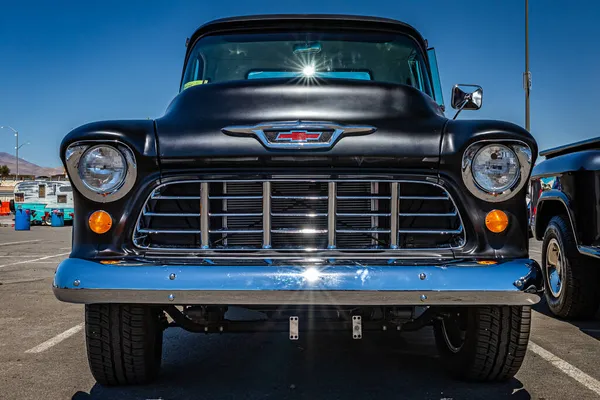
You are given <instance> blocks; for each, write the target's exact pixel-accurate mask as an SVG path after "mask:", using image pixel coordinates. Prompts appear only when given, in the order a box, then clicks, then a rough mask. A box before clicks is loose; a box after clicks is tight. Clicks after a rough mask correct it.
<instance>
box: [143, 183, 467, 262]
mask: <svg viewBox="0 0 600 400" xmlns="http://www.w3.org/2000/svg"><path fill="white" fill-rule="evenodd" d="M133 241H134V244H135V246H137V247H138V248H143V249H150V250H165V251H169V250H171V251H182V252H186V251H187V252H189V251H200V252H201V251H203V250H215V251H228V250H231V251H240V250H244V251H246V250H251V251H259V250H267V249H272V250H282V251H283V250H289V251H293V250H302V251H306V250H315V251H318V250H327V249H329V250H348V251H365V250H367V251H368V250H371V251H378V250H394V249H420V250H422V249H442V248H456V247H460V246H462V245H463V244H464V241H465V235H464V229H463V225H462V220H461V218H460V215H459V213H458V210H457V208H456V205H455V203H454V201H453V200H452V198H451V197H450V195H449V194H448V192H447V191H446V190H445V189H444V188H442V187H441V186H439V185H437V184H435V183H432V182H428V181H413V180H376V181H371V180H368V179H336V180H331V179H316V178H312V179H308V178H304V179H303V178H293V179H292V178H273V179H269V180H218V181H217V180H213V181H184V182H173V183H168V184H164V185H161V186H159V187H158V188H157V189H155V190H154V191H153V193H152V194H151V195H150V197H149V198H148V199H147V201H146V203H145V204H144V207H143V210H142V213H141V214H140V217H139V219H138V223H137V226H136V229H135V231H134V236H133Z"/></svg>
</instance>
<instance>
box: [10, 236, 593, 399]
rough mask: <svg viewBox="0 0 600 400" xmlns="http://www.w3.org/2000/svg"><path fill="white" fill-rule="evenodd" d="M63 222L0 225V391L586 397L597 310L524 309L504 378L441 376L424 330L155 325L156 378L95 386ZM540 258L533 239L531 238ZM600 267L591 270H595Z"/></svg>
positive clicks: (61, 395)
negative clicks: (227, 329)
mask: <svg viewBox="0 0 600 400" xmlns="http://www.w3.org/2000/svg"><path fill="white" fill-rule="evenodd" d="M70 241H71V228H70V227H64V228H50V227H32V230H31V231H29V232H15V231H14V230H13V229H12V228H9V227H3V228H0V304H1V307H0V399H19V400H21V399H36V400H37V399H78V400H81V399H263V398H270V399H338V398H339V399H371V398H377V399H504V398H511V399H539V400H541V399H595V398H600V315H598V316H597V317H596V319H595V320H593V321H588V322H581V323H578V322H567V321H560V320H558V319H555V318H553V317H550V316H549V315H548V313H547V311H546V308H545V306H544V304H540V305H538V306H536V307H535V312H534V317H533V331H532V335H531V342H530V346H529V350H528V354H527V357H526V359H525V363H524V365H523V367H522V368H521V370H520V372H519V373H518V374H517V376H516V377H515V378H514V379H512V380H511V381H509V382H507V383H503V384H471V383H464V382H458V381H455V380H452V379H450V378H449V377H447V376H446V374H445V373H444V371H443V370H442V368H441V365H440V362H439V359H438V357H437V353H436V350H435V344H434V341H433V335H432V332H431V330H430V329H425V330H421V331H419V332H412V333H405V334H401V335H386V334H383V333H372V332H366V333H365V335H364V339H362V340H352V338H351V337H350V333H345V332H335V333H315V334H310V335H306V334H305V335H304V336H303V337H302V338H301V340H299V341H293V342H292V341H289V340H288V338H287V334H285V333H253V334H223V335H203V334H192V333H187V332H185V331H183V330H181V329H178V328H171V329H168V330H167V331H166V332H165V341H164V349H163V369H162V374H161V376H160V379H159V381H158V382H157V383H155V384H152V385H147V386H138V387H126V388H104V387H102V386H100V385H98V384H96V383H95V382H94V379H93V378H92V376H91V374H90V372H89V369H88V365H87V358H86V354H85V339H84V335H83V329H82V328H83V306H81V305H73V304H66V303H61V302H59V301H57V300H56V299H55V298H54V296H53V294H52V290H51V282H52V275H53V273H54V269H55V267H56V265H57V264H58V262H59V261H60V260H62V259H64V258H66V257H67V256H68V253H69V249H70ZM531 256H532V257H533V258H536V259H538V260H539V258H540V244H539V242H535V241H532V242H531ZM599 267H600V266H599Z"/></svg>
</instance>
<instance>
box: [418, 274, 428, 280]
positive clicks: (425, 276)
mask: <svg viewBox="0 0 600 400" xmlns="http://www.w3.org/2000/svg"><path fill="white" fill-rule="evenodd" d="M425 278H427V275H425V273H424V272H421V273H420V274H419V279H420V280H422V281H424V280H425Z"/></svg>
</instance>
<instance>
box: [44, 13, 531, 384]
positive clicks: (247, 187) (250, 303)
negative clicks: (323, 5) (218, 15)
mask: <svg viewBox="0 0 600 400" xmlns="http://www.w3.org/2000/svg"><path fill="white" fill-rule="evenodd" d="M440 88H441V85H440V79H439V75H438V70H437V62H436V59H435V53H434V51H433V49H428V48H427V42H426V41H425V40H424V39H423V38H422V37H421V35H420V34H419V32H417V31H416V30H415V29H414V28H412V27H411V26H409V25H407V24H404V23H402V22H398V21H394V20H390V19H382V18H370V17H356V16H336V15H313V16H311V15H270V16H251V17H241V18H230V19H224V20H218V21H214V22H211V23H209V24H206V25H204V26H202V27H200V28H199V29H198V30H197V31H196V32H195V33H194V34H193V35H192V36H191V38H190V39H189V40H188V42H187V50H186V55H185V63H184V66H183V72H182V78H181V90H180V93H179V95H178V96H176V97H175V99H174V100H173V101H172V103H171V104H170V105H169V107H168V109H167V111H166V113H165V115H164V116H162V117H160V118H158V119H156V120H129V121H106V122H95V123H91V124H88V125H85V126H82V127H80V128H77V129H75V130H74V131H72V132H71V133H69V134H68V135H67V136H66V137H65V139H64V140H63V142H62V146H61V150H60V152H61V153H60V154H61V157H62V160H63V162H64V164H65V167H66V168H67V171H68V173H69V176H70V179H71V181H72V183H73V186H74V198H75V208H76V214H77V215H78V216H80V217H79V218H77V219H76V220H75V225H74V234H73V249H72V252H71V256H70V258H69V259H67V260H65V261H63V262H62V263H61V264H60V265H59V266H58V269H57V272H56V276H55V279H54V293H55V294H56V297H57V298H58V299H60V300H62V301H67V302H74V303H85V304H86V306H85V313H86V337H87V349H88V357H89V361H90V367H91V370H92V373H93V375H94V377H95V378H96V380H97V381H98V382H100V383H102V384H105V385H116V384H135V383H143V382H149V381H151V380H153V379H155V378H156V377H157V376H158V372H159V367H160V362H161V348H162V338H163V330H164V329H165V328H167V327H169V326H180V327H182V328H184V329H187V330H190V331H193V332H208V333H215V332H216V333H220V332H237V331H255V330H261V329H269V330H284V331H286V332H289V336H290V339H291V340H299V339H300V340H301V339H302V335H303V332H305V331H307V330H317V331H318V330H320V329H324V328H327V329H338V330H341V331H347V333H348V335H352V337H353V338H354V339H357V340H359V339H361V338H362V337H363V335H365V334H368V332H371V331H387V332H388V333H393V334H399V333H400V332H402V331H408V330H415V329H419V328H422V327H425V326H428V325H433V327H434V331H435V336H436V340H437V343H438V347H439V351H440V354H441V356H442V360H443V362H444V363H445V365H446V366H447V367H448V370H449V371H450V372H451V373H452V374H454V375H456V376H457V377H459V378H464V379H470V380H477V381H497V380H504V379H508V378H510V377H512V376H513V375H514V374H515V373H516V372H517V370H518V369H519V367H520V366H521V363H522V361H523V358H524V356H525V351H526V347H527V342H528V338H529V331H530V321H531V314H530V312H531V311H530V306H531V305H533V304H535V303H537V302H538V301H539V295H538V292H539V291H540V290H541V288H542V286H541V285H542V284H541V282H542V281H541V275H540V273H541V271H540V269H539V266H538V265H537V264H536V262H535V261H533V260H530V259H529V258H528V225H527V214H526V208H525V207H524V206H523V205H524V203H525V195H526V191H527V185H526V184H527V182H528V180H529V175H530V170H531V166H532V165H533V163H534V161H535V158H536V154H537V146H536V142H535V140H534V139H533V138H532V136H531V135H530V134H529V133H528V132H527V131H525V130H524V129H522V128H521V127H519V126H517V125H514V124H511V123H508V122H502V121H478V120H469V121H467V120H463V121H459V120H454V119H449V118H446V116H445V114H444V103H443V98H442V94H441V92H440ZM482 94H483V91H482V89H481V88H480V87H477V86H470V85H457V86H455V87H454V89H453V92H452V106H453V107H454V108H456V109H458V112H460V111H461V110H468V109H478V108H479V107H481V104H482ZM231 306H238V307H243V308H246V309H250V310H252V311H253V314H254V315H255V314H256V313H258V314H259V315H260V316H261V318H259V319H258V320H257V319H256V318H247V319H245V318H242V320H240V318H237V319H235V320H234V319H233V318H231V316H230V313H229V312H228V310H229V307H231ZM166 315H168V316H169V317H170V318H167V317H166Z"/></svg>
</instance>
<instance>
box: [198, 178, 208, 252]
mask: <svg viewBox="0 0 600 400" xmlns="http://www.w3.org/2000/svg"><path fill="white" fill-rule="evenodd" d="M208 207H209V206H208V182H202V183H201V184H200V231H201V232H200V240H201V243H202V248H203V249H208V248H209V243H210V242H209V240H210V239H209V237H208V234H209V226H210V219H209V218H210V217H209V215H208V212H209V210H208Z"/></svg>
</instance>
